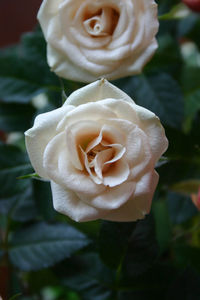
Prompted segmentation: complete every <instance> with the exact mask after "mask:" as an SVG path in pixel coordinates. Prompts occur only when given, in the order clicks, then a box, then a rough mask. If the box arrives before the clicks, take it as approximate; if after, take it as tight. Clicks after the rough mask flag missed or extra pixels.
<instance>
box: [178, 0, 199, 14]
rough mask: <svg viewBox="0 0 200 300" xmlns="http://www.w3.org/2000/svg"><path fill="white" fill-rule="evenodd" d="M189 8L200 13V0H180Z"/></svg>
mask: <svg viewBox="0 0 200 300" xmlns="http://www.w3.org/2000/svg"><path fill="white" fill-rule="evenodd" d="M182 1H183V3H185V4H186V5H187V6H188V7H189V8H190V9H191V10H193V11H194V12H198V13H200V0H182Z"/></svg>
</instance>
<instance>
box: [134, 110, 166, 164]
mask: <svg viewBox="0 0 200 300" xmlns="http://www.w3.org/2000/svg"><path fill="white" fill-rule="evenodd" d="M132 105H133V107H134V109H135V110H136V112H137V115H138V117H139V119H140V128H141V129H142V130H143V131H144V132H145V133H146V135H147V137H148V140H149V144H150V147H151V150H152V155H153V158H154V163H156V162H157V160H158V159H159V158H160V156H161V155H162V154H163V153H164V152H165V151H166V150H167V148H168V140H167V138H166V136H165V130H164V128H163V126H162V125H161V123H160V120H159V118H158V117H157V116H156V115H155V114H154V113H152V112H151V111H149V110H147V109H145V108H143V107H141V106H138V105H136V104H132Z"/></svg>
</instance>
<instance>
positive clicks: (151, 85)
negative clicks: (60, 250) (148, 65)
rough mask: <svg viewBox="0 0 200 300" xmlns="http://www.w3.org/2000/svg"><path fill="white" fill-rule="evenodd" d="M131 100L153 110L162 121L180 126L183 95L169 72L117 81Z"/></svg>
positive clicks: (176, 126) (172, 125) (182, 114)
mask: <svg viewBox="0 0 200 300" xmlns="http://www.w3.org/2000/svg"><path fill="white" fill-rule="evenodd" d="M117 83H118V86H119V87H120V88H122V90H123V91H125V92H126V93H127V94H128V95H129V96H131V97H132V98H133V100H134V101H135V102H136V103H137V104H139V105H141V106H144V107H145V108H147V109H149V110H151V111H153V112H154V113H155V114H156V115H157V116H158V117H159V118H160V119H161V121H162V123H164V124H166V125H168V126H170V127H175V128H180V127H181V125H182V121H183V116H184V110H183V97H182V94H181V91H180V88H179V86H178V84H177V83H176V81H174V79H173V78H172V77H170V75H169V74H165V73H160V74H154V75H151V76H150V75H148V76H145V75H141V76H134V77H130V78H126V79H123V80H120V81H118V82H117Z"/></svg>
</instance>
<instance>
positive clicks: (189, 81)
mask: <svg viewBox="0 0 200 300" xmlns="http://www.w3.org/2000/svg"><path fill="white" fill-rule="evenodd" d="M181 83H182V86H183V92H184V96H185V117H186V124H185V130H186V132H188V131H190V129H191V126H192V122H193V120H194V118H195V116H196V114H197V112H198V111H200V68H199V67H185V68H184V69H183V71H182V76H181Z"/></svg>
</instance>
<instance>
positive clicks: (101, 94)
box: [64, 79, 133, 106]
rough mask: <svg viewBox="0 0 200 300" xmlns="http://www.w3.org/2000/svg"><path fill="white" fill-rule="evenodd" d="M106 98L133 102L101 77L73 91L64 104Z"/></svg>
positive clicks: (78, 103) (83, 102)
mask: <svg viewBox="0 0 200 300" xmlns="http://www.w3.org/2000/svg"><path fill="white" fill-rule="evenodd" d="M108 98H109V99H111V98H113V99H115V100H125V101H127V102H129V103H133V100H132V99H131V98H130V97H129V96H128V95H127V94H126V93H124V92H123V91H122V90H120V89H118V88H117V87H116V86H114V85H113V84H111V83H109V82H108V81H107V80H106V79H101V80H97V81H95V82H93V83H91V84H89V85H87V86H86V87H83V88H81V89H79V90H76V91H75V92H73V93H72V94H71V95H70V96H69V97H68V99H67V103H65V104H64V105H68V104H70V105H74V106H79V105H81V104H85V103H88V102H97V101H102V100H104V99H108Z"/></svg>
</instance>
